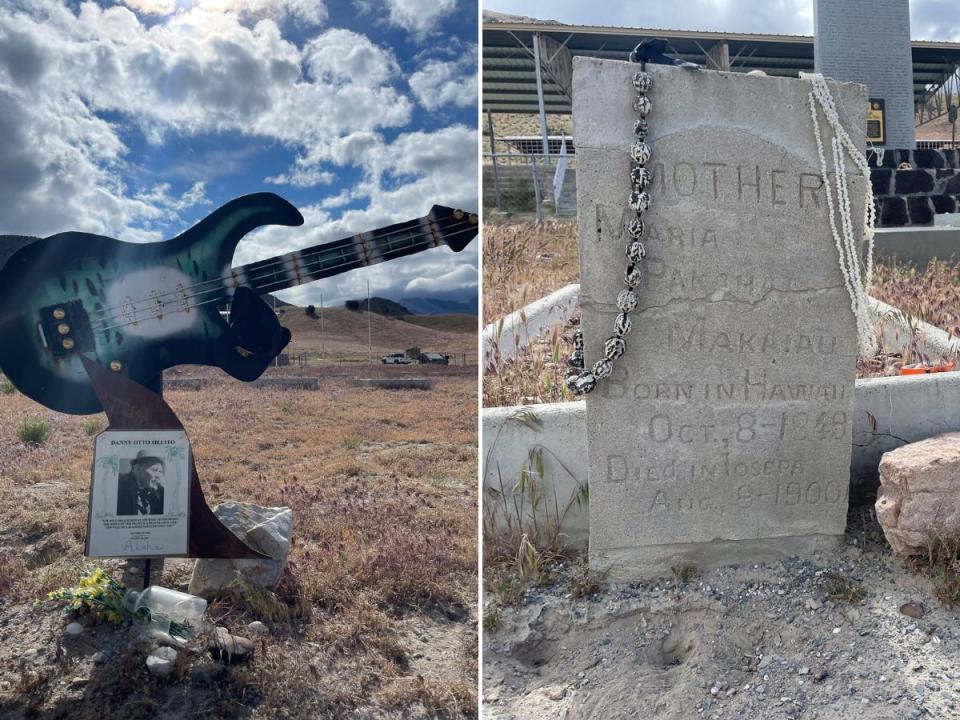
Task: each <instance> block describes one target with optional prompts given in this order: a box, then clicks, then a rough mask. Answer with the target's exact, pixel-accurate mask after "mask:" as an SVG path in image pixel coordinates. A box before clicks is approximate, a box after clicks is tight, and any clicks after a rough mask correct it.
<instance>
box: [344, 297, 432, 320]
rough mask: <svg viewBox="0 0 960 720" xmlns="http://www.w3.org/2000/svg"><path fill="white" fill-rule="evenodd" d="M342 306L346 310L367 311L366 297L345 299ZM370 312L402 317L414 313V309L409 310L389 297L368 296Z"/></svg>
mask: <svg viewBox="0 0 960 720" xmlns="http://www.w3.org/2000/svg"><path fill="white" fill-rule="evenodd" d="M343 306H344V307H345V308H346V309H347V310H354V311H363V312H366V311H367V298H363V300H347V301H346V302H345V303H344V304H343ZM369 307H370V312H372V313H376V314H377V315H385V316H386V317H402V316H404V315H415V314H416V310H409V309H408V308H406V307H404V306H403V305H401V304H400V303H397V302H394V301H393V300H390V299H389V298H381V297H372V298H370V305H369Z"/></svg>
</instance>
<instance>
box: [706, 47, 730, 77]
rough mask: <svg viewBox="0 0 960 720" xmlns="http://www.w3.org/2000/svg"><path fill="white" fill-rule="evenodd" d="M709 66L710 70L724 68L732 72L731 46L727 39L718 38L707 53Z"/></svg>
mask: <svg viewBox="0 0 960 720" xmlns="http://www.w3.org/2000/svg"><path fill="white" fill-rule="evenodd" d="M706 55H707V68H708V69H709V70H724V71H726V72H730V46H729V45H728V44H727V41H726V40H718V41H717V42H716V43H715V44H714V45H713V47H711V48H710V49H709V50H708V51H707V53H706Z"/></svg>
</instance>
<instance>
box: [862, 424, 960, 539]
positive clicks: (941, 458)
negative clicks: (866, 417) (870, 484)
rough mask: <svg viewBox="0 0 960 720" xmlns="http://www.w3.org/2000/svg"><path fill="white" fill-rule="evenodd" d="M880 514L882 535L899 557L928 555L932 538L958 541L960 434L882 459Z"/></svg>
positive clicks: (917, 444) (909, 447)
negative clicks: (950, 538) (955, 538)
mask: <svg viewBox="0 0 960 720" xmlns="http://www.w3.org/2000/svg"><path fill="white" fill-rule="evenodd" d="M876 510H877V520H878V521H879V522H880V527H881V528H883V534H884V535H885V536H886V538H887V541H888V542H889V543H890V547H892V548H893V550H894V552H896V553H898V554H900V555H918V554H921V553H923V552H926V550H927V543H928V542H929V541H930V539H931V538H945V537H960V433H946V434H944V435H938V436H937V437H933V438H928V439H926V440H920V441H919V442H914V443H910V444H909V445H904V446H903V447H900V448H897V449H896V450H892V451H890V452H888V453H886V454H884V456H883V458H882V459H881V460H880V492H879V493H878V494H877V502H876Z"/></svg>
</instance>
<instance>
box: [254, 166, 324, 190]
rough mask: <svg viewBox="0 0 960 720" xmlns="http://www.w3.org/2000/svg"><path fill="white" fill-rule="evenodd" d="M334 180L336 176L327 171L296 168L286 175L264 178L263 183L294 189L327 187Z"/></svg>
mask: <svg viewBox="0 0 960 720" xmlns="http://www.w3.org/2000/svg"><path fill="white" fill-rule="evenodd" d="M335 179H336V175H334V174H333V173H332V172H329V171H327V170H318V169H317V168H302V167H296V168H294V169H293V170H291V171H290V172H288V173H281V174H280V175H272V176H271V177H268V178H264V182H267V183H270V184H271V185H293V186H294V187H313V186H314V185H329V184H330V183H332V182H333V181H334V180H335Z"/></svg>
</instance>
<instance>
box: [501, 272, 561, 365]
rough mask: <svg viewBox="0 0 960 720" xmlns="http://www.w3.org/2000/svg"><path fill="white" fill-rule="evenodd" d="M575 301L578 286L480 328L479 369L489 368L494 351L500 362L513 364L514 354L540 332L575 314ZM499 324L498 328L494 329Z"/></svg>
mask: <svg viewBox="0 0 960 720" xmlns="http://www.w3.org/2000/svg"><path fill="white" fill-rule="evenodd" d="M579 298H580V285H578V284H573V285H567V286H566V287H563V288H560V289H559V290H557V291H556V292H554V293H551V294H550V295H547V296H546V297H545V298H540V299H539V300H537V301H535V302H532V303H530V304H529V305H527V306H526V307H524V308H523V309H521V310H515V311H513V312H512V313H510V314H509V315H507V316H506V317H505V318H502V319H501V320H499V321H497V322H492V323H490V324H489V325H487V326H486V327H484V328H483V338H482V341H483V366H484V367H490V365H491V364H492V363H493V362H494V360H495V359H496V356H497V351H498V349H499V353H500V358H501V359H502V360H513V359H514V358H515V357H516V356H517V353H519V352H520V351H521V350H522V349H523V348H524V347H526V346H527V344H528V343H529V342H530V341H531V340H533V339H534V338H535V337H536V336H537V335H539V334H540V333H542V332H543V331H544V330H546V329H547V328H550V327H553V326H554V325H556V324H557V323H565V322H567V320H569V319H570V317H571V316H572V315H573V313H574V312H576V309H577V304H578V301H579ZM501 323H502V327H499V328H498V326H499V325H501ZM498 330H499V332H498ZM498 345H499V348H498Z"/></svg>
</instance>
